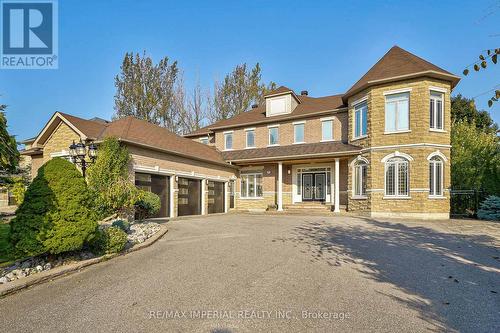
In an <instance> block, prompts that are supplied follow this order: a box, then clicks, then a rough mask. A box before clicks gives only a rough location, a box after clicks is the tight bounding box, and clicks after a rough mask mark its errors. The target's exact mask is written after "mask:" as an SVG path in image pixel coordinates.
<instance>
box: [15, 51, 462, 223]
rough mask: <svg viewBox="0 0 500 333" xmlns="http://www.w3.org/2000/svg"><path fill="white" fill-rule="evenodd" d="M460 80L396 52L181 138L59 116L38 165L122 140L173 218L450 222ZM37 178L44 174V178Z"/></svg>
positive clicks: (135, 170) (39, 147)
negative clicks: (336, 83) (298, 215)
mask: <svg viewBox="0 0 500 333" xmlns="http://www.w3.org/2000/svg"><path fill="white" fill-rule="evenodd" d="M458 81H459V77H457V76H455V75H453V74H451V73H449V72H447V71H445V70H443V69H441V68H439V67H437V66H435V65H433V64H431V63H429V62H427V61H425V60H423V59H421V58H419V57H417V56H415V55H413V54H411V53H409V52H407V51H405V50H403V49H401V48H399V47H397V46H395V47H393V48H391V49H390V50H389V51H388V52H387V53H386V54H385V55H384V56H383V57H382V58H381V59H380V60H379V61H378V62H377V63H376V64H375V65H374V66H373V67H372V68H371V69H370V70H369V71H368V72H367V73H366V74H365V75H364V76H363V77H362V78H361V79H359V80H358V81H357V82H356V83H355V84H354V85H353V86H352V87H351V88H350V89H349V90H348V91H347V92H346V93H344V94H339V95H332V96H325V97H310V96H308V93H307V92H306V91H303V92H301V93H300V94H296V93H295V92H294V91H292V90H291V89H289V88H287V87H283V86H282V87H279V88H278V89H276V90H274V91H272V92H270V93H269V94H267V95H266V96H264V98H265V104H264V105H259V106H253V107H252V109H251V110H249V111H247V112H244V113H242V114H239V115H237V116H235V117H233V118H230V119H225V120H221V121H219V122H216V123H214V124H211V125H209V126H206V127H204V128H201V129H199V130H197V131H195V132H193V133H190V134H188V135H185V136H184V137H179V136H177V135H175V134H172V133H170V132H168V131H167V130H165V129H162V128H160V127H157V126H155V125H151V124H148V123H146V122H143V121H140V120H137V119H134V118H124V119H121V120H117V121H113V122H105V121H103V120H100V119H91V120H84V119H81V118H77V117H73V116H70V115H66V114H62V113H56V114H55V115H54V116H53V117H52V119H51V120H50V121H49V122H48V123H47V125H46V126H45V128H44V129H43V130H42V132H41V133H40V134H39V135H38V136H37V137H36V138H35V139H33V142H31V143H29V146H28V147H27V149H26V150H25V151H24V152H23V154H24V155H29V156H31V160H32V170H36V169H37V168H38V167H39V166H40V165H41V164H42V163H43V162H45V161H46V160H48V159H50V158H51V157H54V156H67V154H68V152H67V147H68V145H69V143H71V142H72V140H80V139H81V140H84V141H96V142H99V141H100V140H102V139H103V138H104V137H106V136H115V137H117V138H119V139H120V140H121V141H122V142H123V143H124V144H126V145H127V146H128V148H129V150H130V152H131V154H132V159H133V167H132V170H131V175H132V178H133V179H135V182H136V184H137V185H138V186H141V187H143V188H145V189H149V190H152V191H153V192H156V193H158V194H160V196H161V197H162V203H163V205H164V208H163V209H162V213H161V215H162V216H172V217H173V216H178V215H192V214H207V213H213V212H227V211H228V210H229V209H241V210H265V209H269V208H275V209H277V210H278V211H282V210H287V209H294V208H296V207H305V208H307V209H309V208H314V207H326V209H330V208H331V210H333V211H334V212H339V211H340V210H348V211H352V212H356V213H359V214H363V215H367V216H372V217H380V216H395V217H414V218H434V219H439V218H448V216H449V210H450V201H449V200H450V195H449V186H450V148H451V146H450V125H451V124H450V119H451V117H450V107H451V105H450V94H451V91H452V89H453V88H454V87H455V86H456V84H457V83H458ZM33 173H34V174H36V172H35V171H34V172H33Z"/></svg>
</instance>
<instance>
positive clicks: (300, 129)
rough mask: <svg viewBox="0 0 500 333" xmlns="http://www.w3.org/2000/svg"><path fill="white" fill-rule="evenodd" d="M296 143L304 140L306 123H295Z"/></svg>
mask: <svg viewBox="0 0 500 333" xmlns="http://www.w3.org/2000/svg"><path fill="white" fill-rule="evenodd" d="M293 133H294V143H303V142H304V123H300V124H294V125H293Z"/></svg>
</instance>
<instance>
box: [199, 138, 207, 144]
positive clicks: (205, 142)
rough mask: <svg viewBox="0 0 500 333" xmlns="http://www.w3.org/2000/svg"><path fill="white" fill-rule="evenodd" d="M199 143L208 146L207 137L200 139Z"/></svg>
mask: <svg viewBox="0 0 500 333" xmlns="http://www.w3.org/2000/svg"><path fill="white" fill-rule="evenodd" d="M200 142H201V143H203V144H204V145H208V137H204V138H201V139H200Z"/></svg>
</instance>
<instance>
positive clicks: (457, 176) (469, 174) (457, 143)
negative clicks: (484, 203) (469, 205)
mask: <svg viewBox="0 0 500 333" xmlns="http://www.w3.org/2000/svg"><path fill="white" fill-rule="evenodd" d="M451 145H452V149H451V175H452V177H451V180H452V187H453V188H456V189H459V188H465V189H484V190H486V192H487V193H490V194H499V193H500V145H499V144H498V139H497V137H496V134H494V133H487V132H484V131H482V130H481V129H478V128H477V126H476V124H475V123H474V121H472V122H471V123H468V122H466V121H459V122H454V123H453V125H452V130H451Z"/></svg>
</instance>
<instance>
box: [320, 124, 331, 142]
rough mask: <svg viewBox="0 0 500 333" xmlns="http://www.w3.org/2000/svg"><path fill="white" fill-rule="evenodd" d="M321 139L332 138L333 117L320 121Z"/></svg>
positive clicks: (327, 139)
mask: <svg viewBox="0 0 500 333" xmlns="http://www.w3.org/2000/svg"><path fill="white" fill-rule="evenodd" d="M321 140H322V141H332V140H333V119H327V120H323V121H321Z"/></svg>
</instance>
